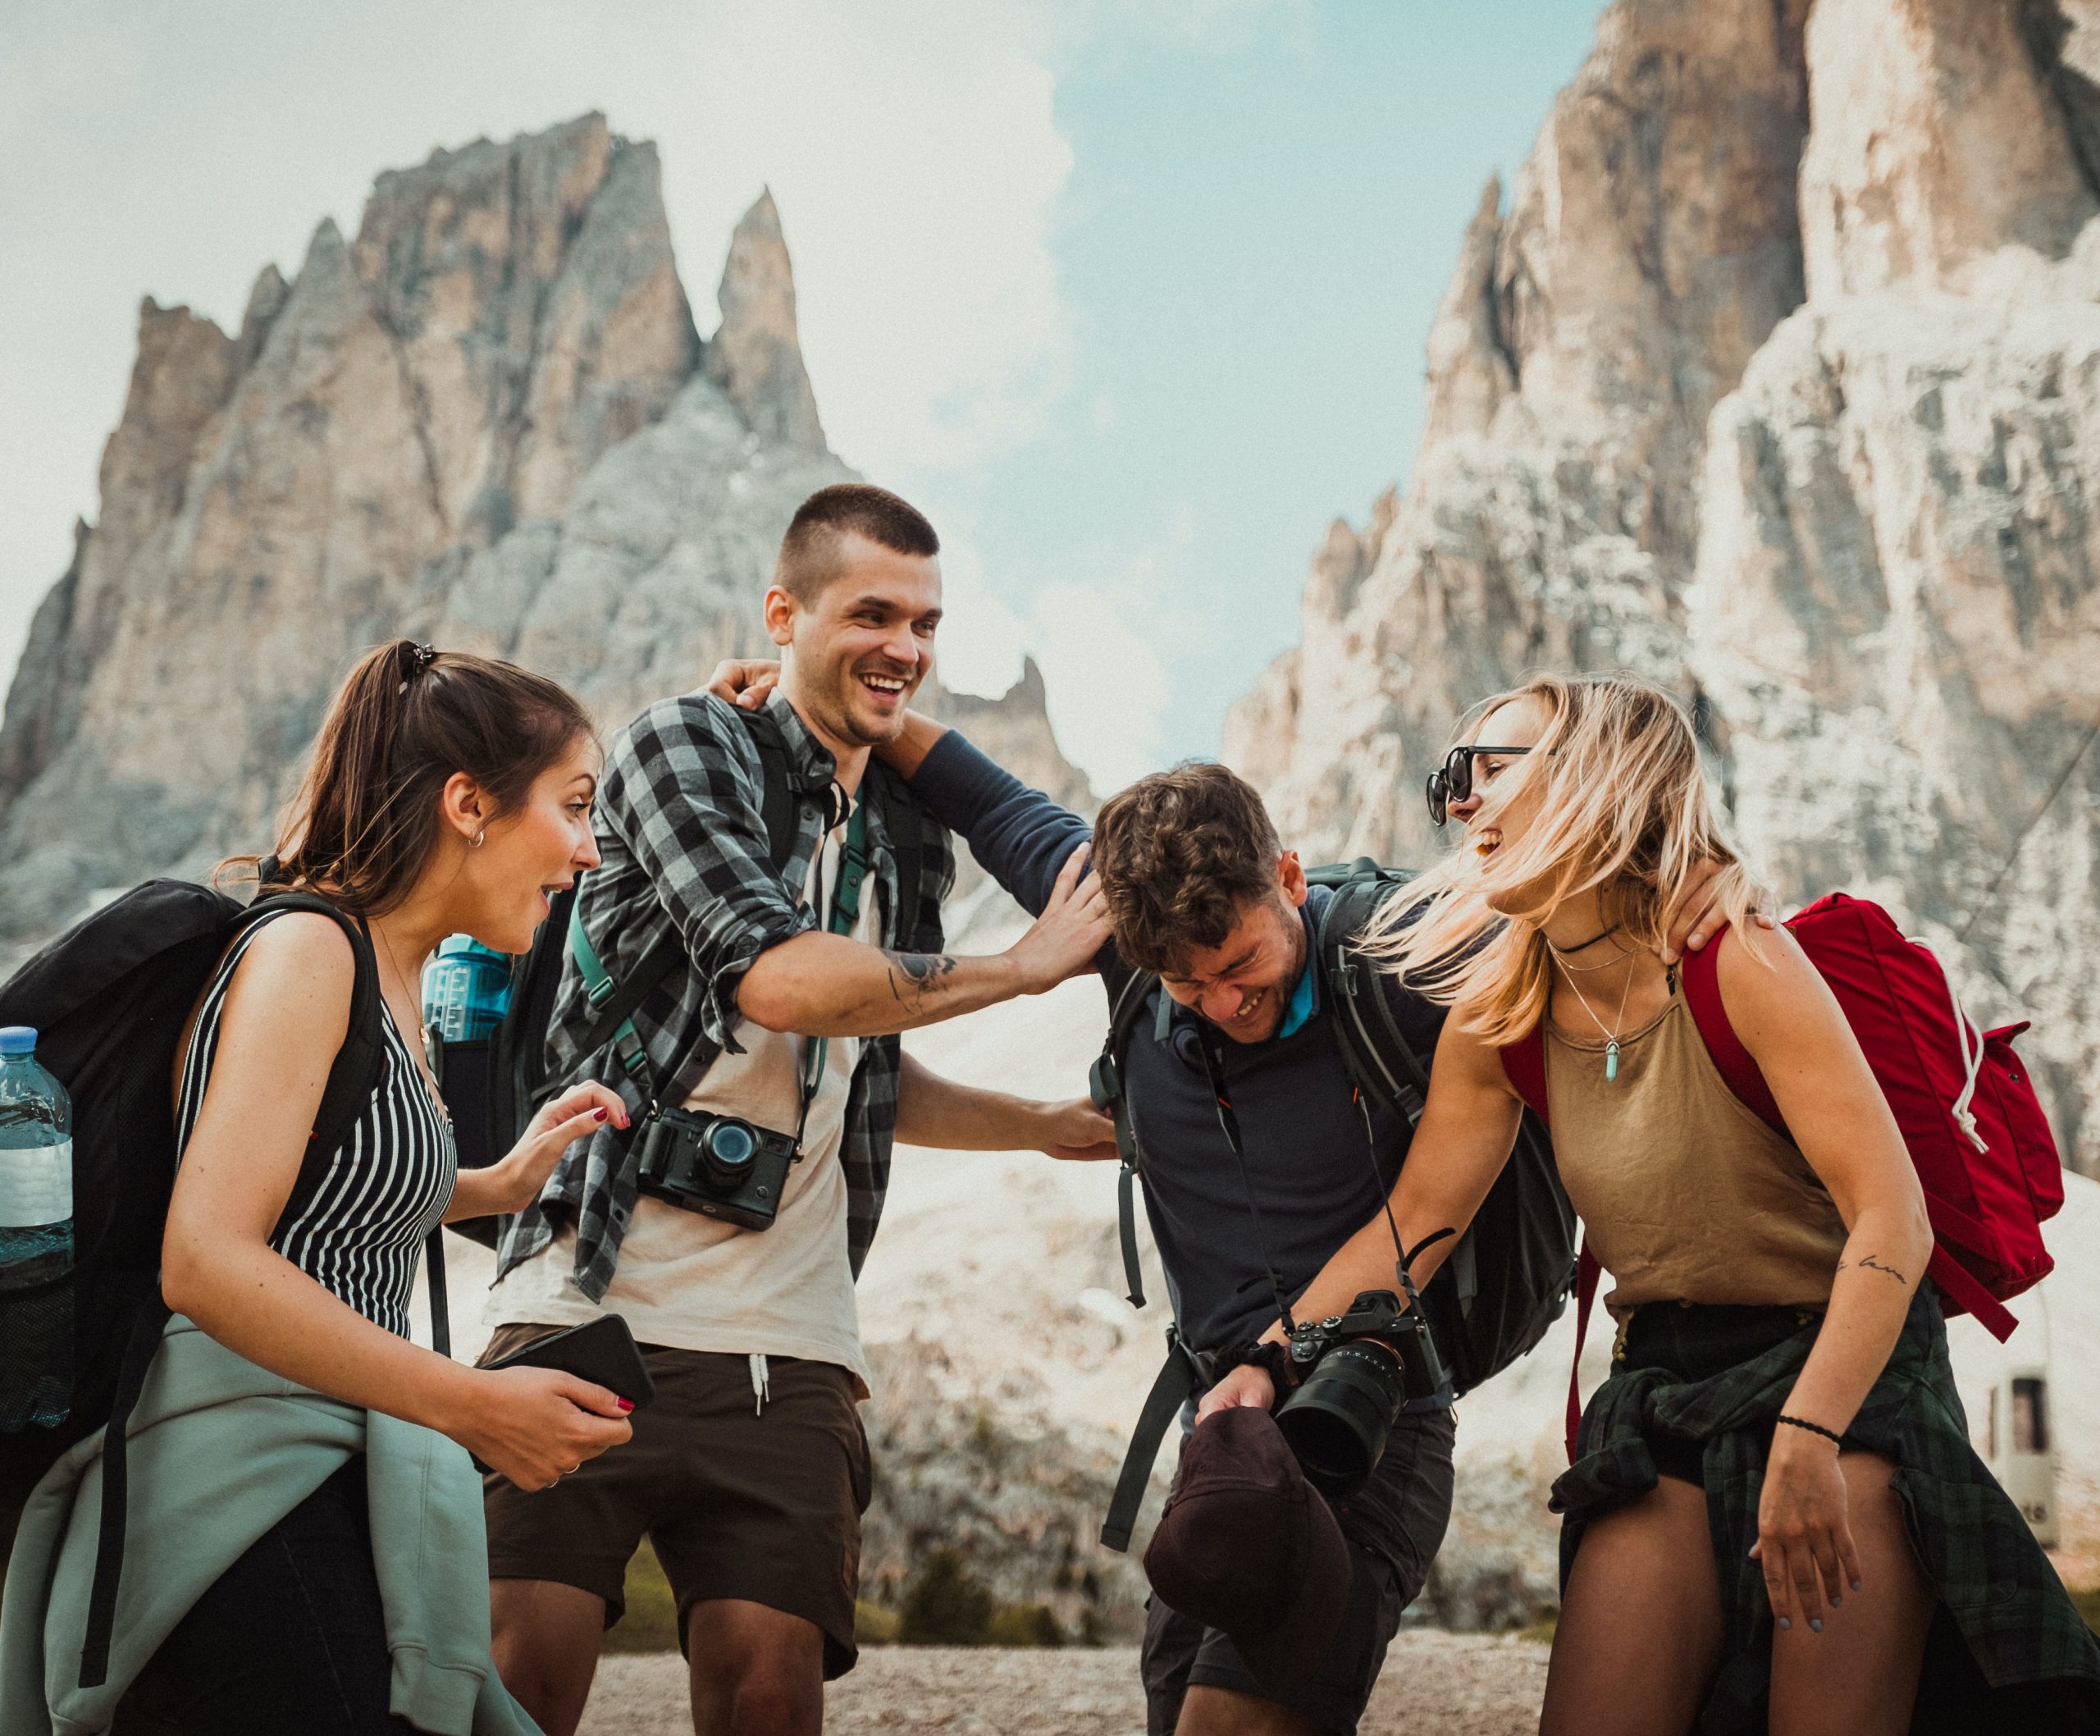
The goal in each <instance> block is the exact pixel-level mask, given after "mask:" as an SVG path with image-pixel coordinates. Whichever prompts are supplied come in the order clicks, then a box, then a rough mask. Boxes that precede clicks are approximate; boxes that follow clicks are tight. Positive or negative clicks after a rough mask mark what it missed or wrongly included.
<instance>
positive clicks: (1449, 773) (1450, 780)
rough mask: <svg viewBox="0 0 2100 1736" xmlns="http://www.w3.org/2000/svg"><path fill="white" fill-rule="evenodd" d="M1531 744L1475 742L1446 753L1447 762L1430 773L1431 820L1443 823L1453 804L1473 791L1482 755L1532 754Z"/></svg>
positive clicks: (1432, 823) (1461, 800) (1433, 822)
mask: <svg viewBox="0 0 2100 1736" xmlns="http://www.w3.org/2000/svg"><path fill="white" fill-rule="evenodd" d="M1531 751H1532V750H1531V749H1530V748H1528V747H1487V746H1486V745H1484V744H1476V745H1474V746H1472V747H1454V748H1453V749H1452V750H1451V752H1449V754H1448V755H1446V756H1445V760H1444V763H1443V764H1442V765H1440V766H1438V767H1437V769H1436V770H1435V771H1433V772H1431V773H1430V774H1429V821H1430V824H1431V825H1438V826H1440V825H1443V824H1444V822H1445V820H1448V819H1449V818H1450V810H1451V804H1452V803H1453V802H1463V801H1464V800H1465V799H1466V798H1467V797H1469V796H1470V795H1472V793H1473V761H1474V760H1475V758H1477V756H1480V755H1481V754H1489V753H1499V754H1508V755H1510V756H1515V755H1518V754H1524V753H1529V752H1531Z"/></svg>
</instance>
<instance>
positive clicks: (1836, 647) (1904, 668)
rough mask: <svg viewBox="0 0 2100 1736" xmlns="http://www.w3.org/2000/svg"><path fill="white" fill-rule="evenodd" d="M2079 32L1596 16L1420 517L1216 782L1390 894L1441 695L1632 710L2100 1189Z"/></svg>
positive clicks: (1440, 734)
mask: <svg viewBox="0 0 2100 1736" xmlns="http://www.w3.org/2000/svg"><path fill="white" fill-rule="evenodd" d="M2096 25H2100V7H2096V6H2094V5H2093V4H2091V3H2090V0H2081V3H2079V4H2075V5H2058V4H2053V3H2049V0H2023V3H2019V4H2014V5H2006V4H2004V3H2002V0H1816V3H1815V7H1814V9H1813V11H1812V12H1811V11H1808V10H1807V9H1806V8H1805V7H1739V6H1736V5H1733V4H1728V3H1726V0H1621V3H1620V4H1618V5H1616V6H1614V7H1612V8H1611V9H1610V10H1609V11H1608V12H1607V13H1606V14H1605V18H1604V21H1603V22H1602V24H1601V25H1600V30H1599V37H1598V43H1597V47H1596V51H1595V52H1594V53H1593V54H1592V55H1591V59H1590V61H1589V62H1588V64H1587V65H1586V66H1585V67H1584V69H1583V71H1582V73H1581V74H1580V75H1578V77H1577V80H1576V81H1575V82H1574V84H1573V85H1571V86H1570V87H1569V88H1568V90H1567V91H1566V92H1564V94H1563V95H1562V96H1561V98H1559V101H1558V102H1557V103H1556V104H1555V107H1554V112H1553V115H1552V116H1551V117H1550V119H1549V121H1548V122H1547V124H1546V126H1545V129H1544V130H1542V132H1541V135H1540V139H1539V141H1538V144H1537V145H1536V148H1535V149H1534V151H1533V153H1532V158H1531V159H1530V161H1529V162H1527V164H1526V166H1525V168H1524V170H1523V173H1522V175H1521V176H1519V177H1518V182H1517V185H1516V188H1515V190H1514V192H1513V197H1512V199H1511V203H1510V209H1509V214H1508V215H1507V216H1506V217H1504V216H1503V215H1501V214H1500V212H1499V209H1498V203H1497V200H1496V199H1495V190H1494V189H1493V188H1491V189H1490V190H1489V195H1488V197H1487V198H1486V199H1484V200H1483V202H1482V205H1481V212H1480V214H1479V215H1478V216H1477V217H1476V219H1475V220H1474V222H1473V224H1472V227H1471V229H1470V230H1469V231H1468V236H1467V239H1466V241H1465V243H1464V245H1463V249H1462V252H1461V258H1460V261H1459V268H1458V270H1457V272H1455V273H1454V278H1453V281H1452V285H1451V287H1450V289H1449V291H1447V293H1446V295H1445V303H1444V306H1443V308H1442V309H1441V311H1440V315H1439V318H1438V321H1437V323H1436V328H1435V330H1434V331H1432V333H1431V340H1430V363H1431V386H1430V404H1429V412H1428V415H1427V421H1426V423H1425V427H1424V432H1423V436H1422V449H1421V451H1420V453H1419V454H1418V458H1417V463H1416V468H1415V473H1414V475H1413V479H1412V483H1411V486H1410V487H1409V489H1408V492H1407V494H1406V496H1405V497H1404V498H1403V499H1400V500H1391V499H1389V500H1386V501H1383V502H1381V503H1380V505H1379V507H1378V508H1377V509H1376V511H1375V512H1374V514H1373V517H1372V523H1371V525H1370V527H1369V529H1368V531H1367V532H1365V533H1362V534H1359V533H1358V532H1355V531H1354V530H1352V529H1351V528H1349V527H1347V526H1337V527H1336V528H1335V529H1334V530H1333V531H1331V532H1330V534H1329V536H1328V538H1327V541H1326V544H1325V545H1324V546H1323V547H1322V550H1321V551H1320V553H1319V555H1317V557H1316V559H1315V562H1314V567H1313V578H1312V580H1311V582H1309V584H1308V587H1307V592H1306V599H1305V627H1304V637H1303V644H1302V646H1300V648H1299V650H1298V651H1294V652H1293V653H1290V654H1289V655H1288V656H1286V657H1285V658H1284V659H1283V660H1281V661H1280V662H1279V663H1278V664H1277V665H1276V666H1274V667H1273V668H1271V670H1270V671H1269V672H1268V673H1267V675H1266V676H1265V677H1264V678H1263V680H1262V683H1261V684H1260V685H1259V686H1258V688H1257V689H1256V691H1255V692H1253V694H1251V695H1249V697H1248V698H1246V699H1245V700H1243V701H1241V702H1240V704H1239V706H1238V707H1236V708H1235V713H1234V715H1233V718H1232V720H1231V723H1230V726H1229V730H1228V747H1227V754H1228V756H1229V757H1230V758H1232V759H1234V761H1235V763H1238V764H1240V765H1244V767H1245V768H1246V769H1248V770H1249V774H1250V775H1253V776H1255V777H1256V778H1257V779H1258V781H1260V782H1261V783H1262V784H1263V786H1264V788H1266V789H1267V791H1268V793H1269V794H1270V796H1271V800H1272V802H1274V804H1275V806H1276V807H1277V809H1278V811H1279V814H1280V817H1281V819H1282V820H1284V822H1285V825H1287V826H1288V827H1289V828H1290V829H1291V830H1292V831H1294V833H1295V834H1297V835H1298V836H1299V839H1300V841H1301V842H1302V843H1304V844H1305V845H1306V846H1307V847H1309V848H1312V849H1313V850H1314V851H1316V852H1321V853H1331V852H1342V851H1344V850H1346V851H1349V852H1354V851H1357V850H1369V851H1372V852H1386V853H1391V854H1395V855H1398V856H1400V857H1406V858H1409V859H1419V858H1420V857H1421V856H1422V854H1423V852H1425V851H1426V850H1427V849H1429V848H1431V847H1432V846H1431V834H1430V833H1429V829H1428V828H1427V822H1426V816H1424V815H1423V813H1422V805H1421V797H1420V793H1419V792H1420V789H1421V785H1422V778H1423V776H1424V775H1425V774H1426V773H1427V771H1428V770H1429V769H1430V768H1431V765H1434V763H1435V762H1436V758H1437V757H1438V756H1439V755H1440V753H1441V752H1442V750H1443V748H1444V747H1445V745H1446V744H1447V743H1448V742H1449V739H1450V735H1449V732H1450V730H1451V729H1452V728H1453V726H1454V724H1455V722H1456V720H1457V719H1458V718H1459V715H1460V714H1461V712H1462V711H1463V710H1464V708H1465V707H1466V706H1468V704H1470V703H1471V702H1472V701H1475V700H1477V699H1478V698H1479V697H1482V696H1483V695H1485V694H1486V693H1487V692H1491V691H1493V690H1494V689H1495V688H1500V687H1502V686H1504V685H1506V684H1508V683H1509V682H1511V681H1513V680H1514V679H1516V678H1519V677H1520V676H1521V675H1522V674H1523V673H1524V672H1525V671H1526V670H1527V669H1532V668H1535V667H1539V666H1546V667H1552V668H1559V669H1606V668H1614V667H1630V668H1633V669H1638V670H1640V671H1641V672H1642V673H1644V674H1649V675H1651V676H1653V677H1655V678H1658V679H1659V680H1662V681H1664V682H1665V683H1669V684H1670V685H1671V686H1673V688H1676V689H1677V690H1678V691H1679V692H1682V693H1683V694H1684V695H1685V697H1687V699H1688V700H1690V701H1693V702H1694V703H1695V705H1696V707H1697V715H1699V716H1700V718H1701V721H1702V723H1703V724H1704V725H1705V729H1706V730H1707V733H1708V735H1709V737H1710V740H1711V741H1712V742H1713V744H1714V750H1715V765H1716V770H1717V771H1718V772H1719V774H1720V775H1721V777H1722V779H1723V783H1724V787H1725V788H1726V789H1727V790H1728V794H1729V798H1730V800H1731V802H1732V803H1733V807H1734V810H1735V817H1736V820H1737V829H1738V830H1739V832H1740V834H1742V838H1743V840H1744V842H1745V843H1746V845H1747V846H1748V847H1749V848H1750V850H1751V853H1752V855H1753V857H1755V859H1756V860H1757V861H1759V862H1760V864H1761V865H1762V866H1764V867H1765V868H1766V869H1767V870H1769V872H1770V873H1771V874H1772V875H1773V876H1774V878H1775V879H1776V880H1777V882H1778V885H1779V888H1780V889H1781V891H1782V893H1783V895H1784V896H1785V897H1787V898H1789V899H1801V898H1806V897H1808V896H1811V895H1813V894H1814V893H1817V892H1819V891H1822V890H1824V889H1828V888H1829V887H1832V886H1836V885H1845V886H1849V887H1851V888H1853V889H1857V890H1860V891H1864V892H1868V893H1872V894H1873V895H1874V896H1877V897H1879V898H1883V900H1885V901H1886V902H1888V903H1890V904H1891V905H1892V907H1895V908H1897V910H1898V911H1899V912H1900V913H1901V915H1902V916H1903V917H1904V919H1905V920H1906V921H1907V922H1908V923H1909V924H1910V925H1911V926H1912V928H1913V929H1914V930H1916V931H1919V932H1922V933H1924V934H1927V935H1929V937H1931V938H1932V939H1934V940H1935V941H1936V942H1937V943H1939V944H1940V945H1941V946H1942V948H1943V953H1944V955H1945V956H1947V957H1950V959H1951V960H1952V962H1954V964H1955V966H1956V971H1957V975H1959V977H1960V979H1961V984H1962V986H1963V988H1964V990H1965V993H1966V994H1968V995H1969V996H1970V998H1971V999H1972V1001H1973V1002H1974V1003H1975V1004H1976V1007H1977V1010H1978V1011H1979V1013H1986V1014H1991V1015H2004V1016H2012V1014H2013V1009H2015V1008H2020V1009H2024V1011H2023V1012H2022V1013H2021V1014H2020V1016H2033V1017H2034V1018H2035V1019H2036V1020H2037V1021H2038V1023H2037V1028H2036V1030H2034V1032H2033V1033H2032V1034H2031V1035H2029V1037H2027V1038H2026V1039H2024V1040H2023V1048H2024V1049H2025V1052H2026V1053H2028V1054H2029V1056H2030V1057H2031V1058H2033V1060H2034V1063H2035V1065H2036V1067H2037V1071H2038V1075H2039V1076H2040V1077H2041V1078H2042V1079H2043V1080H2044V1081H2045V1083H2046V1085H2047V1087H2048V1098H2049V1101H2050V1104H2051V1108H2052V1113H2053V1115H2054V1117H2055V1119H2056V1122H2057V1129H2058V1131H2059V1134H2060V1135H2061V1137H2062V1140H2063V1142H2064V1144H2065V1147H2066V1155H2067V1156H2075V1159H2076V1160H2077V1161H2079V1162H2080V1163H2083V1164H2084V1165H2085V1166H2086V1167H2100V1143H2096V1142H2097V1141H2100V1114H2096V1111H2100V992H2097V991H2095V990H2094V989H2093V987H2092V985H2091V981H2090V971H2089V969H2088V968H2087V965H2086V962H2085V957H2084V954H2085V953H2086V951H2087V949H2088V948H2089V947H2090V945H2091V944H2092V940H2093V936H2094V935H2095V934H2100V848H2096V845H2097V844H2100V822H2096V817H2095V816H2096V811H2100V810H2096V801H2095V797H2096V796H2100V753H2096V752H2083V756H2082V757H2081V752H2082V750H2084V749H2085V748H2086V747H2088V746H2089V739H2090V736H2091V733H2092V731H2093V726H2094V725H2095V724H2100V656H2096V652H2100V642H2096V633H2100V582H2096V578H2095V573H2096V568H2097V564H2100V542H2096V531H2095V526H2094V524H2093V517H2092V509H2091V507H2090V505H2089V495H2090V494H2091V493H2092V492H2093V491H2094V490H2095V489H2096V488H2100V468H2096V466H2100V445H2096V435H2097V434H2100V428H2096V420H2097V419H2100V395H2096V393H2100V349H2096V338H2100V229H2096V228H2095V227H2094V226H2093V224H2092V221H2091V220H2092V219H2093V217H2094V215H2095V214H2096V212H2100V203H2096V198H2095V186H2096V180H2095V166H2096V165H2100V89H2096V86H2095V85H2094V83H2093V75H2094V74H2095V73H2100V30H2097V29H2096ZM1811 116H1812V117H1813V126H1811V125H1810V119H1811ZM1694 140H1703V141H1705V144H1706V145H1707V147H1708V148H1706V149H1705V150H1703V151H1702V150H1700V149H1697V148H1694V144H1693V142H1692V141H1694ZM1673 141H1682V148H1673ZM1673 262H1674V263H1673ZM1527 308H1529V309H1531V310H1532V311H1530V312H1529V313H1527Z"/></svg>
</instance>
